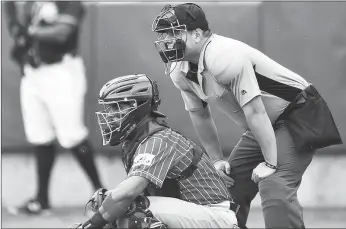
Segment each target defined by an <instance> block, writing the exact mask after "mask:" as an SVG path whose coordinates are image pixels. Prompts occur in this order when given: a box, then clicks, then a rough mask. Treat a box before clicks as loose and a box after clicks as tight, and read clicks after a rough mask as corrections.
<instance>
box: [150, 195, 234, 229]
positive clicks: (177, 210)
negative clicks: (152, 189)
mask: <svg viewBox="0 0 346 229" xmlns="http://www.w3.org/2000/svg"><path fill="white" fill-rule="evenodd" d="M148 198H149V200H150V206H149V209H150V210H151V212H152V214H153V215H154V216H155V217H156V218H157V219H158V220H159V221H161V222H163V223H164V224H165V225H166V226H167V227H168V228H237V219H236V216H235V213H234V212H233V211H231V210H229V203H228V202H225V204H224V205H223V206H203V205H197V204H194V203H190V202H187V201H183V200H179V199H176V198H169V197H156V196H155V197H154V196H150V197H148Z"/></svg>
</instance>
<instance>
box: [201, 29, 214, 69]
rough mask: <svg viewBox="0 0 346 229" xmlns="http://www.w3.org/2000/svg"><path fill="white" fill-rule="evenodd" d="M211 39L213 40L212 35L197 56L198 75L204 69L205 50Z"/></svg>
mask: <svg viewBox="0 0 346 229" xmlns="http://www.w3.org/2000/svg"><path fill="white" fill-rule="evenodd" d="M213 38H214V34H211V35H210V36H209V38H208V39H207V40H206V41H205V43H204V44H203V46H202V50H201V53H200V54H199V60H198V74H201V73H202V72H203V70H204V67H205V66H204V55H205V50H206V49H207V47H208V45H209V44H210V42H211V41H212V40H213Z"/></svg>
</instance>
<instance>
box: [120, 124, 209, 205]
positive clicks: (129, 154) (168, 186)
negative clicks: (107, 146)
mask: <svg viewBox="0 0 346 229" xmlns="http://www.w3.org/2000/svg"><path fill="white" fill-rule="evenodd" d="M149 121H153V119H149V120H148V121H147V122H146V123H145V124H143V126H142V127H140V128H145V129H144V131H145V134H142V135H141V136H142V137H138V138H136V139H134V140H133V141H131V142H128V143H126V144H125V145H123V147H122V149H123V156H122V159H123V163H124V166H125V170H126V173H127V174H128V173H129V172H130V169H131V167H132V163H133V156H134V154H135V153H136V150H137V148H138V146H139V145H140V144H141V143H142V142H143V141H144V140H146V139H148V138H149V137H150V136H152V135H153V134H155V133H157V132H159V131H161V130H164V129H167V128H169V127H168V126H167V124H166V123H159V122H158V121H156V120H155V121H153V122H152V124H151V125H149ZM163 140H164V139H163ZM192 144H193V148H192V149H191V150H193V152H192V153H193V158H192V160H191V163H190V165H189V166H188V167H187V168H186V169H185V170H183V171H182V172H181V173H180V175H178V176H177V177H174V178H166V179H165V180H164V182H163V185H162V187H161V188H158V187H157V186H156V185H154V184H152V183H151V184H150V185H149V186H148V187H147V189H146V190H145V192H144V195H145V196H165V197H173V198H178V199H180V185H179V181H180V180H183V179H186V178H188V177H190V176H191V175H192V174H193V172H194V171H195V170H196V169H197V164H198V162H199V161H200V160H201V158H202V155H203V152H204V151H203V150H202V149H201V148H200V147H198V146H197V145H195V144H194V143H192Z"/></svg>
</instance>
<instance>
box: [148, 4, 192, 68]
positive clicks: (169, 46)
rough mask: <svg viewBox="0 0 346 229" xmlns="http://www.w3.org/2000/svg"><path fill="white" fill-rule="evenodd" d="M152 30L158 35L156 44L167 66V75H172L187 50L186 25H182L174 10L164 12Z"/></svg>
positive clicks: (156, 20)
mask: <svg viewBox="0 0 346 229" xmlns="http://www.w3.org/2000/svg"><path fill="white" fill-rule="evenodd" d="M152 30H153V31H154V32H156V33H157V40H156V41H155V42H154V44H155V47H156V49H157V50H158V52H159V54H160V57H161V59H162V61H163V63H164V64H165V74H167V75H168V74H170V73H171V72H172V71H173V70H174V68H175V67H176V62H177V61H182V60H183V59H184V52H185V48H186V39H187V36H186V34H187V30H186V25H180V24H179V21H178V20H177V18H176V16H175V15H174V11H173V10H172V9H170V10H167V11H164V12H162V13H161V14H160V15H159V16H157V17H156V19H155V20H154V22H153V25H152Z"/></svg>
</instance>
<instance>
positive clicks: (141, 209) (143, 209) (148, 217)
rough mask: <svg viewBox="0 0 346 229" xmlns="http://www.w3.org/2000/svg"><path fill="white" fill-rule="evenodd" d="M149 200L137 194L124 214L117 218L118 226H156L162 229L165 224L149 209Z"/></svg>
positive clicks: (142, 228)
mask: <svg viewBox="0 0 346 229" xmlns="http://www.w3.org/2000/svg"><path fill="white" fill-rule="evenodd" d="M149 206H150V201H149V199H148V198H147V197H145V196H142V195H139V196H138V197H137V198H136V199H135V201H134V202H133V203H132V204H131V206H130V207H129V208H128V210H127V211H126V213H125V215H124V216H123V217H121V218H120V219H118V220H117V226H118V228H136V229H146V228H148V229H149V228H156V229H164V228H167V226H166V225H165V224H164V223H163V222H161V221H160V220H158V219H157V218H156V217H155V216H154V215H153V214H152V212H151V211H150V210H149Z"/></svg>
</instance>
